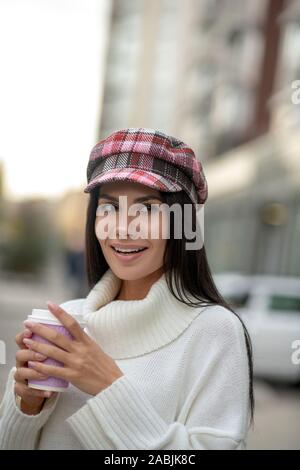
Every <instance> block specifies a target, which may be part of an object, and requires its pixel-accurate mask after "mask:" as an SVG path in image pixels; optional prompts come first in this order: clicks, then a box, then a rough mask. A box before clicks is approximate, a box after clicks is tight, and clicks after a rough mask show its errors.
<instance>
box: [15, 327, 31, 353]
mask: <svg viewBox="0 0 300 470" xmlns="http://www.w3.org/2000/svg"><path fill="white" fill-rule="evenodd" d="M31 335H32V332H31V331H30V330H28V329H25V330H24V331H22V332H21V333H18V334H17V335H16V336H15V342H16V344H17V346H19V348H21V349H26V346H25V345H24V343H23V339H24V338H30V337H31Z"/></svg>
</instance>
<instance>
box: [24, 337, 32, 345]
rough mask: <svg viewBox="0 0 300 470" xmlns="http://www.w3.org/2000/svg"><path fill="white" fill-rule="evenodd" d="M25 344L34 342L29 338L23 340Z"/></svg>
mask: <svg viewBox="0 0 300 470" xmlns="http://www.w3.org/2000/svg"><path fill="white" fill-rule="evenodd" d="M23 343H25V344H32V343H33V341H32V339H29V338H23Z"/></svg>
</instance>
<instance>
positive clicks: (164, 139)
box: [84, 127, 208, 204]
mask: <svg viewBox="0 0 300 470" xmlns="http://www.w3.org/2000/svg"><path fill="white" fill-rule="evenodd" d="M125 180H127V181H133V182H136V183H140V184H143V185H146V186H150V187H152V188H155V189H157V190H158V191H165V192H177V191H182V190H183V191H185V192H186V193H187V194H188V195H189V197H190V198H191V200H192V202H193V203H198V204H204V203H205V201H206V199H207V193H208V191H207V181H206V178H205V175H204V172H203V168H202V165H201V163H200V162H199V161H198V160H197V159H196V157H195V154H194V152H193V150H192V149H191V148H190V147H188V145H186V144H185V143H184V142H182V141H181V140H179V139H177V138H175V137H172V136H169V135H166V134H164V133H163V132H161V131H158V130H154V129H148V128H143V127H138V128H128V129H121V130H118V131H116V132H113V133H112V134H111V135H109V136H108V137H106V138H105V139H103V140H100V142H98V143H97V144H96V145H95V146H94V147H93V148H92V151H91V153H90V158H89V162H88V166H87V182H88V184H87V186H86V187H85V188H84V192H85V193H89V192H91V191H92V190H93V189H94V188H95V187H97V186H99V185H100V184H102V183H108V182H110V181H125Z"/></svg>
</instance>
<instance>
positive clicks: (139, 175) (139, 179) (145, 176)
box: [84, 168, 183, 193]
mask: <svg viewBox="0 0 300 470" xmlns="http://www.w3.org/2000/svg"><path fill="white" fill-rule="evenodd" d="M112 181H132V182H133V183H139V184H143V185H144V186H148V187H150V188H154V189H157V190H158V191H164V192H172V193H173V192H178V191H182V190H183V188H182V187H181V186H180V185H179V184H177V183H175V182H173V181H171V180H170V179H167V178H165V177H164V176H161V175H159V174H157V173H154V172H153V171H148V170H147V171H145V170H140V169H134V168H121V169H120V168H114V169H112V170H109V171H106V172H105V173H101V174H100V175H98V176H95V177H94V178H92V179H91V181H90V182H89V184H88V185H87V186H86V187H85V188H84V192H85V193H89V192H91V191H92V190H93V189H94V188H95V187H96V186H99V185H100V184H103V183H109V182H112Z"/></svg>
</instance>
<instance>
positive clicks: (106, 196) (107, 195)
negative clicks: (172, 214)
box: [98, 193, 163, 202]
mask: <svg viewBox="0 0 300 470" xmlns="http://www.w3.org/2000/svg"><path fill="white" fill-rule="evenodd" d="M102 198H103V199H109V200H110V201H114V202H118V201H119V199H118V198H116V197H113V196H110V195H109V194H104V193H103V194H100V195H99V197H98V201H99V199H102ZM149 199H158V200H159V201H161V202H163V199H162V198H161V197H160V196H143V197H137V198H136V199H135V200H134V202H143V201H148V200H149Z"/></svg>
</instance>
